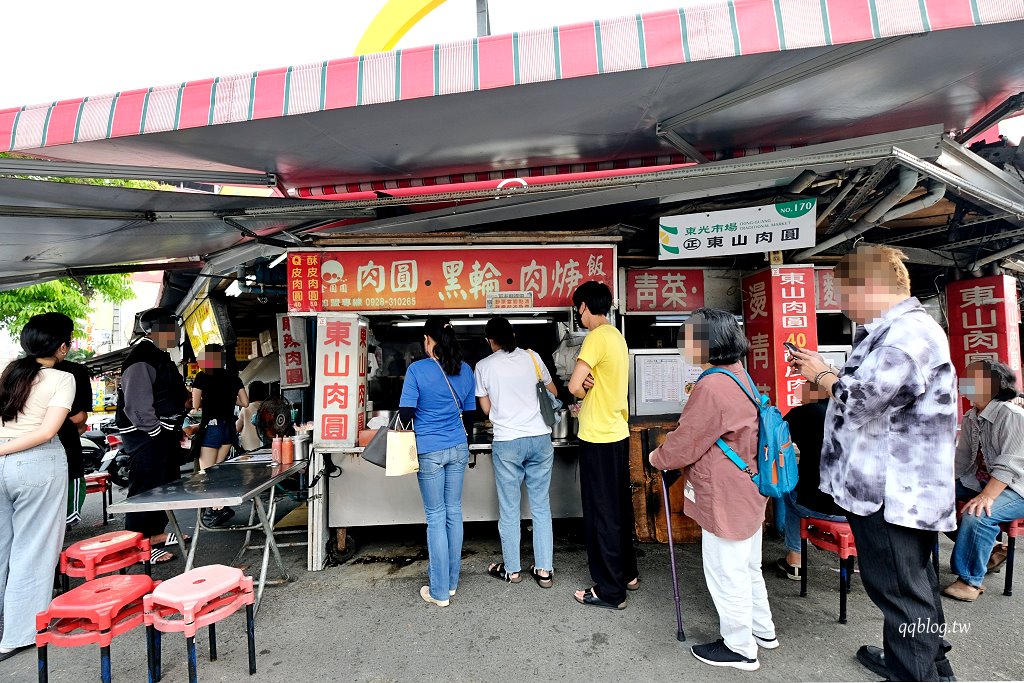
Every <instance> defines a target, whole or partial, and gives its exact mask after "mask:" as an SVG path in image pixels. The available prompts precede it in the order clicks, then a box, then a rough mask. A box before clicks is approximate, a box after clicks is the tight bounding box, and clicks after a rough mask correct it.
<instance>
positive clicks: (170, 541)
mask: <svg viewBox="0 0 1024 683" xmlns="http://www.w3.org/2000/svg"><path fill="white" fill-rule="evenodd" d="M182 536H183V537H184V539H185V543H188V542H189V541H191V540H192V537H191V536H189V535H188V534H182ZM161 545H162V546H163V547H165V548H173V547H175V546H176V545H178V537H177V536H175V535H174V532H173V531H171V532H168V534H167V539H166V540H164V542H163V543H162V544H161Z"/></svg>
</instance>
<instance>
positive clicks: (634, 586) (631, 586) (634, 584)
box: [626, 576, 640, 591]
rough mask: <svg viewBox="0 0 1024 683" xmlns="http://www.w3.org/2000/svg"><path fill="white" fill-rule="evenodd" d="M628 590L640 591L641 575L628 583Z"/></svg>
mask: <svg viewBox="0 0 1024 683" xmlns="http://www.w3.org/2000/svg"><path fill="white" fill-rule="evenodd" d="M626 590H628V591H638V590H640V577H639V576H638V577H636V578H635V579H633V580H632V581H630V582H629V583H627V584H626Z"/></svg>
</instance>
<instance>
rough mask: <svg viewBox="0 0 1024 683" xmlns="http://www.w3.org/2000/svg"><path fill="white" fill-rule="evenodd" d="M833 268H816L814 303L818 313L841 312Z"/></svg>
mask: <svg viewBox="0 0 1024 683" xmlns="http://www.w3.org/2000/svg"><path fill="white" fill-rule="evenodd" d="M833 270H834V269H833V268H815V269H814V303H815V306H816V307H817V309H818V313H841V312H842V309H840V308H839V293H838V292H836V281H835V277H834V276H833Z"/></svg>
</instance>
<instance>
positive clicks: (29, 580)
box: [0, 315, 75, 661]
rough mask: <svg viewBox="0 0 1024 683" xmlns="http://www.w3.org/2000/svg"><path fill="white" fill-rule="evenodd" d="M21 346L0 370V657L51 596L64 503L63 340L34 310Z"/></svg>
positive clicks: (66, 344)
mask: <svg viewBox="0 0 1024 683" xmlns="http://www.w3.org/2000/svg"><path fill="white" fill-rule="evenodd" d="M21 347H22V348H23V349H24V350H25V357H24V358H20V359H18V360H16V361H14V362H12V363H10V364H9V365H8V366H7V367H6V368H5V369H4V371H3V374H2V375H0V616H2V618H3V623H4V626H3V640H2V641H0V661H3V660H5V659H9V658H10V657H13V656H14V655H15V654H17V653H18V652H21V651H23V650H27V649H28V648H31V647H34V646H35V642H36V621H35V615H36V614H37V613H39V612H42V611H43V610H45V609H46V608H47V606H49V604H50V598H51V597H53V593H52V591H53V569H54V567H56V565H57V558H58V556H59V555H60V551H61V547H62V546H63V543H64V528H65V521H66V513H67V504H68V503H67V501H68V461H67V457H66V456H65V453H64V447H63V446H62V445H61V443H60V441H59V440H58V439H57V438H56V437H57V432H58V430H59V429H60V426H61V425H62V424H63V423H64V420H65V418H67V416H68V413H69V412H70V409H71V406H72V402H73V400H74V397H75V378H74V376H73V375H71V374H69V373H66V372H61V371H60V370H55V369H54V365H56V364H57V363H58V362H60V361H62V360H64V357H65V356H67V354H68V351H69V350H70V349H71V339H69V338H68V336H67V333H66V331H62V330H61V329H60V325H59V323H54V321H53V320H52V319H48V316H42V315H37V316H33V317H32V318H31V319H30V320H29V321H28V323H27V324H26V325H25V329H23V330H22V332H21Z"/></svg>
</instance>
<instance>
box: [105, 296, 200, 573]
mask: <svg viewBox="0 0 1024 683" xmlns="http://www.w3.org/2000/svg"><path fill="white" fill-rule="evenodd" d="M139 325H140V327H141V328H142V331H143V332H144V333H145V337H143V338H142V339H141V340H140V341H139V343H137V344H136V345H135V346H134V348H132V350H131V352H129V354H128V357H127V358H126V359H125V361H124V364H123V365H122V366H121V386H120V388H119V390H118V396H117V415H116V418H115V421H116V424H117V426H118V428H119V429H120V431H121V438H122V439H123V440H124V447H125V449H126V450H127V451H128V453H129V454H130V455H131V465H130V468H129V472H128V495H129V496H134V495H136V494H139V493H142V492H143V491H148V490H150V489H152V488H156V487H157V486H162V485H163V484H166V483H168V482H171V481H174V480H175V479H177V478H178V476H179V462H178V461H179V456H178V449H179V448H180V442H181V423H182V421H183V417H184V413H185V401H186V400H187V398H188V392H187V390H186V388H185V381H184V379H182V376H181V373H179V372H178V368H177V366H175V364H174V361H172V360H171V357H170V355H169V354H168V353H167V351H169V350H170V349H173V348H177V346H178V344H179V343H180V341H181V332H180V329H179V327H178V321H177V319H176V318H175V316H174V314H173V313H171V312H170V311H168V310H167V309H165V308H151V309H150V310H148V311H145V312H144V313H142V315H141V316H139ZM166 527H167V516H166V514H165V513H163V512H133V513H129V514H127V515H125V528H126V529H128V530H129V531H138V532H141V533H142V534H143V535H145V536H148V537H149V538H150V540H151V541H152V543H153V561H154V562H157V563H160V562H169V561H170V560H173V559H174V556H173V555H172V554H171V553H169V552H167V551H166V550H164V549H163V548H161V547H159V545H161V544H163V543H165V542H166V541H167V540H168V539H167V535H166V534H165V533H164V530H165V529H166Z"/></svg>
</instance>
